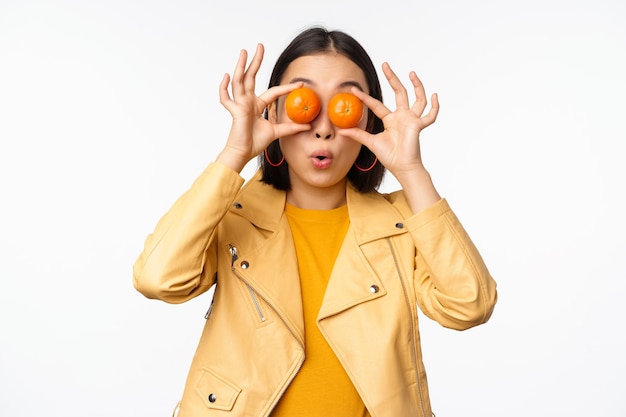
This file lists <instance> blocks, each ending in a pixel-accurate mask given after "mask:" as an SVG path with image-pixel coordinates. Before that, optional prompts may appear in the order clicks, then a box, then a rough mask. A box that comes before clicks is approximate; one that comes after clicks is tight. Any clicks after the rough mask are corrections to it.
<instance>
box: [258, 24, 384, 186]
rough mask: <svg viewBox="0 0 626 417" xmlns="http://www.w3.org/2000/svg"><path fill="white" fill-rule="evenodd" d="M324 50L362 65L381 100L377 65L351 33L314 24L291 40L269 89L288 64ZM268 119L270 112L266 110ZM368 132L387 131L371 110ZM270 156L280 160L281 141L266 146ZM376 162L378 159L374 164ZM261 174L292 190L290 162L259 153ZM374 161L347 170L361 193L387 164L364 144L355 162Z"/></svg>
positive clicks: (374, 183)
mask: <svg viewBox="0 0 626 417" xmlns="http://www.w3.org/2000/svg"><path fill="white" fill-rule="evenodd" d="M324 52H336V53H339V54H341V55H343V56H345V57H346V58H348V59H350V60H351V61H352V62H354V63H355V64H356V65H358V66H359V68H361V70H362V71H363V73H364V74H365V79H366V80H367V87H368V89H369V94H370V96H372V97H374V98H375V99H378V100H380V101H382V90H381V88H380V81H379V80H378V75H377V73H376V68H375V67H374V64H373V63H372V60H371V58H370V57H369V55H368V54H367V52H366V51H365V49H364V48H363V47H362V46H361V44H360V43H359V42H357V41H356V39H354V38H353V37H352V36H350V35H348V34H346V33H345V32H342V31H338V30H333V31H329V30H327V29H325V28H323V27H319V26H315V27H311V28H308V29H306V30H304V31H303V32H301V33H300V34H299V35H298V36H296V37H295V38H294V39H293V40H292V41H291V43H290V44H289V45H288V46H287V47H286V48H285V50H284V51H283V52H282V54H281V55H280V56H279V57H278V60H277V61H276V64H275V65H274V69H273V71H272V75H271V76H270V81H269V85H268V88H271V87H274V86H276V85H279V84H280V82H281V81H282V77H283V75H284V73H285V71H286V70H287V67H288V66H289V64H291V63H292V62H293V61H294V60H295V59H297V58H299V57H301V56H307V55H315V54H319V53H324ZM265 117H266V118H267V111H266V112H265ZM367 117H368V119H367V127H366V129H367V131H368V132H370V133H379V132H382V131H383V130H384V126H383V122H382V120H380V118H378V117H377V116H376V115H375V114H374V113H372V111H371V110H368V115H367ZM267 154H268V155H267V156H268V157H269V159H270V161H280V160H281V159H282V152H281V150H280V146H279V144H278V140H274V141H273V142H272V143H270V145H269V146H268V147H267ZM374 161H376V162H375V163H374ZM259 163H260V166H261V171H262V177H261V181H262V182H264V183H266V184H269V185H272V186H273V187H274V188H277V189H279V190H285V191H288V190H290V189H291V181H290V179H289V169H288V165H287V162H286V161H285V162H283V163H282V164H280V165H279V166H273V165H272V164H269V163H267V161H266V160H265V156H264V155H263V154H261V155H260V156H259ZM373 163H374V167H373V168H372V169H370V170H368V171H362V170H359V169H358V168H357V167H355V166H354V165H353V166H352V167H351V168H350V171H348V175H347V177H348V181H349V182H350V183H351V184H352V185H353V186H354V187H355V188H356V189H357V190H358V191H359V192H362V193H366V192H369V191H373V190H375V189H376V188H378V186H379V185H380V183H381V182H382V180H383V176H384V175H385V167H384V166H383V164H381V163H380V161H378V160H376V155H374V153H373V152H372V151H370V150H369V149H368V148H367V147H366V146H363V145H361V151H360V152H359V155H358V156H357V158H356V164H358V165H359V166H360V167H362V168H365V169H367V168H369V167H370V166H371V165H372V164H373Z"/></svg>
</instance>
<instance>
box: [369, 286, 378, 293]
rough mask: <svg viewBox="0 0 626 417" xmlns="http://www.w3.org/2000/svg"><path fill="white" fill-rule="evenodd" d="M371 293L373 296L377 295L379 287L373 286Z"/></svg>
mask: <svg viewBox="0 0 626 417" xmlns="http://www.w3.org/2000/svg"><path fill="white" fill-rule="evenodd" d="M370 292H371V293H372V294H376V293H377V292H378V285H371V286H370Z"/></svg>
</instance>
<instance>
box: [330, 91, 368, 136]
mask: <svg viewBox="0 0 626 417" xmlns="http://www.w3.org/2000/svg"><path fill="white" fill-rule="evenodd" d="M362 117H363V103H361V100H359V98H358V97H357V96H355V95H354V94H351V93H339V94H336V95H335V96H334V97H333V98H331V99H330V102H329V103H328V118H329V119H330V121H331V122H332V123H333V124H334V125H335V126H337V127H339V128H341V129H349V128H351V127H355V126H356V125H358V124H359V122H360V121H361V118H362Z"/></svg>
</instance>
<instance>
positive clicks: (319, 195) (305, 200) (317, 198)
mask: <svg viewBox="0 0 626 417" xmlns="http://www.w3.org/2000/svg"><path fill="white" fill-rule="evenodd" d="M287 203H289V204H291V205H292V206H296V207H299V208H303V209H307V210H332V209H335V208H337V207H341V206H343V205H344V204H346V181H342V182H339V183H337V184H335V185H333V186H330V187H324V188H317V187H305V188H303V187H293V188H292V189H291V190H290V191H287Z"/></svg>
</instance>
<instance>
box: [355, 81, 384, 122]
mask: <svg viewBox="0 0 626 417" xmlns="http://www.w3.org/2000/svg"><path fill="white" fill-rule="evenodd" d="M351 92H352V94H354V95H355V96H357V98H358V99H359V100H361V102H362V103H363V104H364V105H365V107H367V108H368V109H370V110H371V111H372V113H374V114H375V115H376V116H378V118H379V119H381V120H382V119H383V118H384V117H385V116H387V115H388V114H389V113H391V110H389V108H387V106H385V105H384V104H383V103H382V102H381V101H379V100H376V99H375V98H374V97H372V96H370V95H369V94H366V93H364V92H363V91H361V90H359V89H358V88H356V87H352V90H351Z"/></svg>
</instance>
